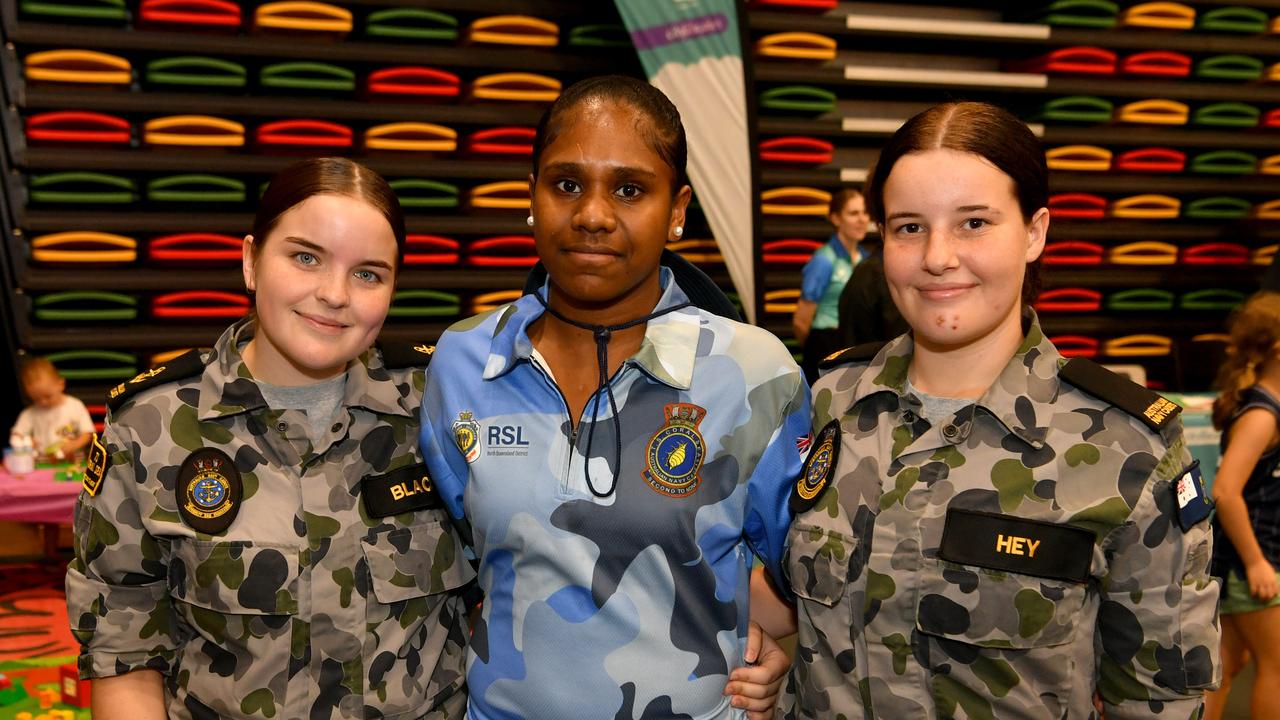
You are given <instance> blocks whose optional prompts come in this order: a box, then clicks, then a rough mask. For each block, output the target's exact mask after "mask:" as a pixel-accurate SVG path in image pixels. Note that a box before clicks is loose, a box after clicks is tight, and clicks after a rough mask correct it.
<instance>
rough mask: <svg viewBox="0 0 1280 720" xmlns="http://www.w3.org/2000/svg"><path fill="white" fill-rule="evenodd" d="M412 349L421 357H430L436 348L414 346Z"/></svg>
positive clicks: (432, 346) (433, 346)
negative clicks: (421, 355)
mask: <svg viewBox="0 0 1280 720" xmlns="http://www.w3.org/2000/svg"><path fill="white" fill-rule="evenodd" d="M413 349H414V350H417V351H418V352H420V353H422V354H423V355H431V354H434V353H435V351H436V346H435V345H414V346H413Z"/></svg>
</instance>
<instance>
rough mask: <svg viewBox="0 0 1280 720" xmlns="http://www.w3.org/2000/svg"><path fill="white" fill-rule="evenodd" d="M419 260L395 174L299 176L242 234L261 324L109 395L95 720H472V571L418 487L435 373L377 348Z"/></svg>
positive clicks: (89, 650) (271, 196) (86, 587)
mask: <svg viewBox="0 0 1280 720" xmlns="http://www.w3.org/2000/svg"><path fill="white" fill-rule="evenodd" d="M403 251H404V220H403V218H402V216H401V212H400V206H399V203H398V202H397V200H396V197H395V194H394V193H393V191H392V190H391V188H390V187H389V186H388V185H387V183H386V182H385V181H384V180H383V179H382V178H380V177H378V176H377V175H376V174H374V173H373V172H371V171H370V170H368V169H366V168H364V167H362V166H360V165H357V164H355V163H353V162H350V161H348V160H344V159H341V158H326V159H320V160H308V161H302V162H299V163H296V164H294V165H292V166H290V167H288V168H286V169H284V170H283V171H281V172H280V174H278V175H277V176H276V177H275V179H274V180H272V182H271V185H270V187H268V189H267V191H266V193H265V195H264V196H263V198H262V202H261V206H260V209H259V211H258V214H257V218H256V219H255V221H254V227H253V234H252V235H250V236H248V237H246V238H245V242H244V263H243V264H244V280H245V285H246V287H247V288H248V290H249V291H250V292H251V293H254V294H255V296H256V297H255V300H256V302H255V313H254V314H253V315H251V316H250V317H248V318H246V319H245V320H242V321H240V322H237V323H235V324H234V325H232V326H231V327H230V328H229V329H227V331H226V332H224V333H223V335H222V337H221V338H219V339H218V341H217V343H216V344H215V346H214V347H213V349H212V350H207V351H192V352H190V353H187V354H186V355H183V356H181V357H179V358H177V359H175V360H173V361H171V362H168V363H166V365H165V366H164V367H163V368H157V369H156V370H152V371H149V372H148V373H144V374H142V375H140V376H138V377H137V378H135V379H134V380H132V381H130V382H128V383H124V384H122V385H121V386H119V387H118V388H116V389H115V390H113V391H112V393H111V396H112V399H111V401H110V413H109V415H108V418H107V427H106V430H105V431H104V433H103V437H102V440H101V442H97V441H96V440H95V443H94V444H93V446H94V448H95V452H94V453H93V454H92V455H91V457H90V464H91V469H90V472H89V473H88V475H87V477H86V481H85V492H83V493H81V496H80V502H79V504H78V506H77V509H76V523H75V530H76V533H75V534H76V557H75V561H74V562H73V563H72V565H71V566H70V568H69V569H68V573H67V605H68V614H69V617H70V620H71V625H72V630H73V631H74V633H75V635H76V637H77V639H78V640H79V641H80V642H81V644H82V645H83V648H82V651H81V654H80V660H79V665H80V673H81V676H82V677H86V678H93V679H94V683H93V714H94V717H95V718H97V720H112V719H113V718H127V719H128V720H147V719H150V718H163V717H166V716H167V717H169V718H199V719H204V718H218V717H221V718H255V719H257V718H263V719H268V718H269V719H271V720H279V719H282V718H286V719H288V718H310V719H312V720H321V719H327V718H334V719H337V718H342V719H344V720H345V719H348V718H370V717H378V718H405V719H407V718H457V717H461V716H462V713H463V709H464V707H465V704H466V698H465V693H464V691H463V660H464V648H465V643H466V627H465V619H464V618H465V608H464V605H463V601H462V598H461V597H460V596H459V594H458V591H459V589H460V588H461V587H462V586H463V585H465V584H466V583H467V582H468V581H469V580H471V579H472V578H473V576H474V573H473V571H472V570H471V566H470V565H469V564H468V563H467V562H465V560H464V558H463V555H462V546H461V544H460V542H459V539H458V537H457V535H456V533H454V532H453V530H452V529H451V525H450V524H449V522H448V518H447V516H446V515H445V514H444V511H443V510H442V509H440V506H439V502H438V499H437V498H436V496H435V495H434V493H433V492H432V488H431V486H430V484H429V483H427V482H424V480H423V479H424V478H425V475H426V471H425V468H424V466H423V464H422V457H421V455H420V453H419V451H418V444H417V433H418V417H417V408H418V403H419V401H420V398H421V393H422V386H423V371H422V367H423V366H424V365H425V364H426V361H427V356H426V355H425V354H423V353H418V352H414V350H413V349H412V348H400V349H399V350H401V352H399V353H392V352H391V348H384V349H383V350H382V351H379V350H377V349H372V348H371V347H370V346H371V345H372V344H373V341H374V339H375V338H376V337H377V336H378V331H379V330H380V329H381V327H382V323H383V320H384V319H385V318H386V315H387V309H388V307H389V304H390V301H391V295H392V291H393V288H394V286H395V280H396V273H397V270H398V269H399V265H400V259H401V257H402V255H403ZM422 350H423V351H426V350H428V349H427V348H426V347H423V348H422Z"/></svg>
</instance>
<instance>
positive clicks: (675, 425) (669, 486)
mask: <svg viewBox="0 0 1280 720" xmlns="http://www.w3.org/2000/svg"><path fill="white" fill-rule="evenodd" d="M706 414H707V411H706V410H704V409H702V408H700V407H698V406H697V405H693V404H691V403H670V404H669V405H667V406H666V408H665V409H664V410H663V415H664V417H665V418H666V421H667V424H666V425H664V426H663V427H662V428H661V429H659V430H658V432H656V433H654V434H653V437H652V438H651V439H650V440H649V447H648V448H647V449H646V450H645V469H644V472H643V473H642V474H643V475H644V480H645V482H647V483H649V487H651V488H653V489H654V490H655V491H657V492H659V493H662V494H663V495H669V496H671V497H688V496H690V495H692V494H693V493H695V492H697V490H698V485H699V484H700V483H701V482H702V476H701V475H699V474H698V471H699V470H701V469H702V461H703V459H704V458H705V457H706V454H707V444H706V443H705V442H704V441H703V439H702V434H701V433H699V432H698V423H700V422H702V418H703V417H705V416H706Z"/></svg>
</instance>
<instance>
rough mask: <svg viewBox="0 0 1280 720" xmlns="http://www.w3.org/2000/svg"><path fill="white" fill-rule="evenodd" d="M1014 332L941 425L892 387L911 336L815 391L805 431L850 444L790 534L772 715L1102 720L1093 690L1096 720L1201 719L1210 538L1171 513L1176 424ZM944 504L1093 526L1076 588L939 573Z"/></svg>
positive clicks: (1212, 655)
mask: <svg viewBox="0 0 1280 720" xmlns="http://www.w3.org/2000/svg"><path fill="white" fill-rule="evenodd" d="M1027 327H1028V332H1027V336H1026V340H1025V342H1024V343H1023V345H1022V347H1021V348H1020V349H1019V351H1018V353H1017V355H1016V356H1015V357H1014V358H1013V359H1012V360H1011V361H1010V362H1009V364H1008V365H1007V366H1006V368H1005V369H1004V370H1003V371H1002V373H1001V374H1000V376H999V377H998V378H997V380H996V381H995V383H994V384H993V386H992V387H991V388H990V389H988V391H987V393H986V394H985V395H984V396H983V397H982V398H980V399H979V400H978V402H977V404H976V405H973V404H970V405H968V406H966V407H964V408H961V409H960V410H958V411H956V412H955V413H954V414H952V415H950V416H948V417H945V418H941V419H938V420H937V421H935V422H930V420H928V419H926V418H922V417H920V413H921V411H922V405H921V402H920V400H919V398H918V397H916V396H915V395H913V394H909V393H908V392H907V390H906V389H905V386H906V380H907V368H908V364H909V362H910V359H911V354H912V351H913V344H912V340H911V338H910V336H903V337H900V338H899V339H897V340H895V341H894V342H893V343H891V344H889V345H887V346H886V347H885V348H883V349H882V350H881V351H880V353H879V354H878V355H877V356H876V357H875V358H874V359H873V360H872V361H870V362H869V363H852V364H850V365H846V366H842V367H839V368H837V369H835V370H833V371H832V372H830V373H829V374H827V375H825V376H824V377H823V378H822V379H820V380H819V381H818V383H817V384H815V386H814V423H813V424H814V427H815V428H821V427H823V426H824V425H826V424H827V423H828V422H829V421H831V420H832V419H838V420H839V421H840V424H841V429H842V443H841V447H840V454H839V459H838V464H837V467H836V468H835V471H834V475H833V477H832V480H831V485H830V486H829V487H828V488H827V490H826V492H825V493H823V494H822V495H821V496H820V497H819V499H818V502H817V505H815V506H814V507H813V508H812V509H810V510H809V511H807V512H805V513H802V514H800V515H798V516H797V518H796V521H795V523H794V525H793V526H792V529H791V534H790V538H789V539H790V547H789V555H788V564H787V570H788V571H789V575H790V585H791V587H792V588H793V590H794V592H795V593H796V595H797V596H798V612H799V625H800V631H799V637H798V651H797V658H796V663H795V665H794V666H793V668H792V672H791V674H790V676H789V677H788V680H787V683H786V685H785V689H784V694H783V697H782V699H781V700H780V703H779V711H778V715H779V717H780V718H787V719H788V720H790V719H792V718H823V719H824V720H829V719H831V718H872V717H877V718H897V717H902V718H906V717H910V718H988V719H989V718H1095V717H1098V715H1097V712H1096V710H1095V709H1094V705H1093V698H1094V694H1095V690H1096V691H1097V693H1098V694H1100V696H1101V698H1102V700H1103V702H1104V705H1105V713H1106V718H1107V720H1117V719H1121V720H1122V719H1124V718H1151V717H1159V718H1176V719H1177V720H1185V719H1186V718H1194V717H1198V716H1199V715H1200V712H1201V693H1202V690H1203V689H1205V688H1209V687H1211V686H1213V685H1214V684H1215V683H1216V682H1217V676H1218V664H1217V652H1218V632H1219V631H1218V624H1217V597H1218V587H1217V582H1216V581H1215V580H1213V579H1212V578H1211V577H1210V576H1209V575H1208V574H1207V561H1208V558H1209V556H1210V550H1211V546H1210V545H1211V540H1210V535H1209V530H1208V525H1209V523H1208V522H1207V521H1202V522H1200V523H1198V524H1196V525H1194V526H1193V527H1192V528H1191V530H1190V531H1188V532H1185V533H1184V532H1183V531H1182V529H1181V526H1180V525H1179V524H1178V522H1177V519H1176V516H1177V505H1176V499H1175V496H1174V492H1173V488H1172V486H1171V484H1170V483H1171V482H1176V480H1177V479H1178V478H1179V477H1180V476H1181V474H1182V473H1183V472H1184V470H1185V469H1186V468H1187V466H1188V465H1189V464H1190V461H1191V458H1190V454H1189V452H1188V451H1187V449H1186V447H1185V445H1184V442H1183V439H1182V434H1181V426H1180V421H1177V422H1178V424H1177V425H1176V426H1174V425H1171V426H1169V427H1166V431H1167V432H1165V433H1163V434H1164V437H1163V438H1162V437H1161V436H1159V435H1157V434H1155V433H1153V432H1152V431H1151V430H1150V429H1149V428H1148V427H1147V426H1146V425H1144V424H1142V423H1141V422H1140V421H1139V420H1137V419H1135V418H1134V417H1132V416H1130V415H1128V414H1126V413H1124V412H1122V411H1120V410H1118V409H1117V408H1115V407H1111V406H1109V405H1108V404H1107V403H1105V402H1103V401H1100V400H1098V399H1096V398H1094V397H1092V396H1091V395H1088V394H1086V393H1084V392H1082V391H1081V390H1079V389H1078V388H1075V387H1073V386H1071V385H1069V384H1068V383H1066V381H1065V380H1063V379H1061V378H1059V377H1058V369H1059V367H1060V366H1061V364H1062V363H1063V360H1062V358H1061V356H1060V355H1059V354H1058V352H1057V350H1056V349H1055V348H1054V347H1053V345H1052V344H1051V343H1050V342H1049V341H1048V340H1047V339H1045V337H1044V336H1043V334H1042V332H1041V330H1040V327H1039V325H1038V323H1037V322H1036V320H1035V317H1034V314H1033V313H1032V314H1031V316H1030V318H1029V320H1028V326H1027ZM949 508H964V509H969V510H978V511H986V512H990V513H998V514H1004V515H1012V516H1017V517H1019V518H1030V519H1035V520H1041V521H1048V522H1052V523H1066V524H1069V525H1072V526H1075V527H1079V528H1084V529H1087V530H1089V531H1092V532H1093V533H1094V536H1095V538H1096V540H1095V542H1094V543H1093V546H1092V552H1091V554H1092V557H1091V558H1089V580H1088V582H1087V583H1084V584H1079V583H1074V582H1069V581H1062V580H1051V579H1045V578H1042V577H1032V576H1030V575H1021V574H1018V573H1014V572H1003V571H996V570H991V569H986V568H982V567H976V566H967V565H961V564H956V563H950V562H946V561H943V560H940V559H939V558H938V548H939V544H940V542H941V534H942V530H943V527H944V522H945V519H946V514H947V510H948V509H949ZM1085 537H1086V538H1087V536H1085ZM1085 543H1086V546H1087V539H1086V540H1085Z"/></svg>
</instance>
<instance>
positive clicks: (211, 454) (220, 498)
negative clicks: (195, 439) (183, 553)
mask: <svg viewBox="0 0 1280 720" xmlns="http://www.w3.org/2000/svg"><path fill="white" fill-rule="evenodd" d="M174 489H175V491H176V493H177V495H178V514H179V515H181V516H182V520H183V522H185V523H186V524H187V525H189V526H191V528H193V529H195V530H198V531H200V532H202V533H208V534H210V535H216V534H218V533H221V532H222V531H224V530H226V529H227V527H228V526H230V525H231V521H232V520H235V517H236V513H237V512H239V510H240V496H241V492H242V490H241V483H240V471H239V470H237V469H236V466H235V463H233V462H232V461H231V458H229V457H227V454H226V453H224V452H222V451H221V450H218V449H217V448H200V449H199V450H196V451H195V452H193V453H191V454H190V455H188V456H187V459H186V460H183V461H182V467H181V468H180V469H179V470H178V479H177V482H176V485H175V488H174Z"/></svg>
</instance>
